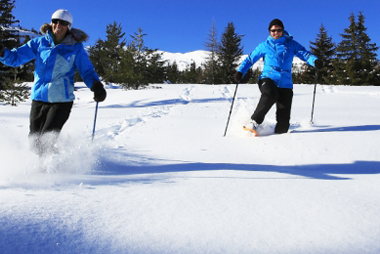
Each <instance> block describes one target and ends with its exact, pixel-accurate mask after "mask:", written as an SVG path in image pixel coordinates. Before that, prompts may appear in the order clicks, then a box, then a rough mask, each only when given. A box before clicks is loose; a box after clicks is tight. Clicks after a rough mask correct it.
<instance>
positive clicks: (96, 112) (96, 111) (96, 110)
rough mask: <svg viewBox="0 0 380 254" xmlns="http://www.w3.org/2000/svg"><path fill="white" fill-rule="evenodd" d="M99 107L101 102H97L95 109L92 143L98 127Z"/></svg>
mask: <svg viewBox="0 0 380 254" xmlns="http://www.w3.org/2000/svg"><path fill="white" fill-rule="evenodd" d="M98 105H99V102H96V107H95V118H94V127H93V129H92V140H91V141H92V142H94V136H95V126H96V118H97V115H98Z"/></svg>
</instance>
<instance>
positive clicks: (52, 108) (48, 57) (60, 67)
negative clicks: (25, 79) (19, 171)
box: [0, 10, 106, 155]
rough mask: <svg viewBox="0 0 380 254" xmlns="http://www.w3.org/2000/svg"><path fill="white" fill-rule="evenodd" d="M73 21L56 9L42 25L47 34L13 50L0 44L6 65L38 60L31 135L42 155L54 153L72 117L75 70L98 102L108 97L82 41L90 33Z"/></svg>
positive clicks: (31, 139) (35, 148)
mask: <svg viewBox="0 0 380 254" xmlns="http://www.w3.org/2000/svg"><path fill="white" fill-rule="evenodd" d="M72 23H73V18H72V16H71V14H70V13H69V12H68V11H67V10H57V11H56V12H54V13H53V15H52V19H51V23H50V24H44V25H43V26H42V27H41V32H42V33H43V34H44V36H42V37H38V38H35V39H32V40H30V41H29V42H27V43H26V44H24V45H23V46H21V47H19V48H15V49H13V50H9V49H6V48H4V45H2V44H0V61H1V62H2V63H3V64H5V65H8V66H13V67H16V66H20V65H23V64H25V63H27V62H29V61H31V60H33V59H35V70H34V84H33V88H32V93H31V99H32V107H31V111H30V132H29V137H30V141H31V142H30V145H31V149H32V150H33V151H35V152H36V153H37V154H39V155H42V154H45V153H50V152H54V150H55V146H54V145H55V142H56V139H57V138H58V134H59V132H60V131H61V129H62V127H63V125H64V124H65V123H66V121H67V119H68V118H69V115H70V112H71V108H72V106H73V101H74V99H75V97H74V74H75V70H78V72H79V74H80V75H81V77H82V78H83V80H84V82H85V84H86V85H87V86H88V87H89V88H90V89H91V91H93V92H94V100H95V101H97V102H100V101H104V100H105V98H106V90H105V89H104V87H103V84H102V83H101V82H100V79H99V77H98V75H97V74H96V72H95V69H94V66H93V65H92V63H91V62H90V59H89V57H88V55H87V53H86V51H85V50H84V47H83V44H82V42H84V41H86V40H87V39H88V36H87V34H85V33H84V32H83V31H81V30H79V29H77V28H72ZM48 134H52V135H48Z"/></svg>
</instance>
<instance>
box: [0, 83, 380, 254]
mask: <svg viewBox="0 0 380 254" xmlns="http://www.w3.org/2000/svg"><path fill="white" fill-rule="evenodd" d="M77 85H78V87H79V89H78V91H77V92H76V96H77V99H76V101H75V105H74V108H73V110H72V113H71V117H70V119H69V121H68V122H67V124H66V125H65V127H64V129H63V131H62V133H61V136H60V139H59V142H58V148H59V149H60V155H59V156H55V157H54V158H52V160H51V163H50V165H51V167H49V169H48V170H49V172H48V173H39V172H38V158H37V156H36V155H34V154H32V153H31V152H30V151H29V149H28V140H27V135H28V114H29V108H30V101H27V102H25V103H22V104H20V105H19V106H18V107H10V106H1V107H0V135H1V145H0V154H1V166H0V168H1V169H0V225H1V228H0V253H379V252H380V242H379V239H380V216H379V212H380V202H379V201H380V185H379V181H380V175H379V173H380V156H379V150H380V149H379V148H380V144H379V140H380V110H379V108H380V87H348V86H327V85H318V89H317V94H316V104H315V114H314V120H315V123H314V125H313V126H310V124H309V121H310V112H311V102H312V93H313V86H312V85H295V89H294V93H295V95H294V100H293V110H292V119H291V131H290V132H289V133H287V134H283V135H274V134H273V128H274V124H275V117H274V110H272V111H271V112H270V113H269V114H268V116H267V118H266V121H265V122H264V124H263V126H262V129H261V130H260V134H261V136H260V137H257V138H255V137H252V136H251V135H250V134H249V133H248V132H244V131H243V130H242V129H241V126H242V125H243V124H244V123H245V122H246V121H247V120H248V119H249V116H250V114H251V113H252V112H253V110H254V108H255V105H256V104H257V102H258V98H259V91H258V88H257V86H256V85H240V86H239V88H238V98H237V100H236V101H235V107H234V110H233V114H232V118H231V122H230V126H229V129H228V133H227V136H226V137H223V133H224V128H225V124H226V121H227V117H228V112H229V109H230V105H231V97H232V95H233V92H234V89H235V85H215V86H209V85H194V84H188V85H151V86H150V89H145V90H139V91H123V90H120V89H119V88H118V87H117V86H109V87H107V92H108V97H107V100H106V101H105V102H103V103H100V104H99V112H98V119H97V126H96V133H95V139H94V142H93V143H92V142H91V134H92V127H93V120H94V113H95V103H94V102H93V100H92V93H91V91H89V89H87V88H85V87H84V85H83V83H79V84H77ZM159 87H161V89H154V88H159Z"/></svg>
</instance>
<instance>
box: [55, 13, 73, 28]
mask: <svg viewBox="0 0 380 254" xmlns="http://www.w3.org/2000/svg"><path fill="white" fill-rule="evenodd" d="M51 19H60V20H64V21H67V22H69V23H70V24H69V25H68V28H69V29H71V25H72V24H73V16H71V14H70V12H69V11H68V10H63V9H60V10H57V11H56V12H54V13H53V15H52V16H51Z"/></svg>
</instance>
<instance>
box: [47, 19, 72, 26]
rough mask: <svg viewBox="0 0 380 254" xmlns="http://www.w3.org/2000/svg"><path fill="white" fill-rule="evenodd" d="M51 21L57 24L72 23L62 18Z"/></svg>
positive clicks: (66, 24)
mask: <svg viewBox="0 0 380 254" xmlns="http://www.w3.org/2000/svg"><path fill="white" fill-rule="evenodd" d="M51 22H52V23H53V24H57V23H58V22H59V24H61V25H62V26H68V25H69V24H70V22H67V21H64V20H61V19H52V20H51Z"/></svg>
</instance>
